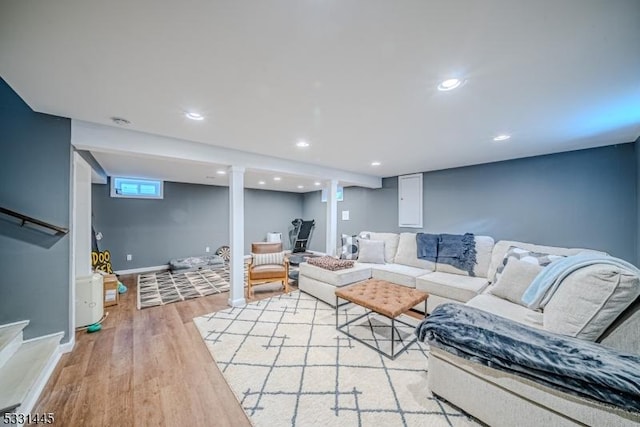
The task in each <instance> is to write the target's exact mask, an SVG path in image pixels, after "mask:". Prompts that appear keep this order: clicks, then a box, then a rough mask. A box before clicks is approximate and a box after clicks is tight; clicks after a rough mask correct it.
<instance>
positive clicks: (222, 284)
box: [138, 263, 298, 309]
mask: <svg viewBox="0 0 640 427" xmlns="http://www.w3.org/2000/svg"><path fill="white" fill-rule="evenodd" d="M244 267H245V272H244V274H245V285H246V280H247V264H245V265H244ZM289 271H290V272H293V271H298V267H297V266H293V265H292V266H289ZM229 276H230V273H229V264H228V263H225V265H224V266H223V267H214V268H211V269H207V270H198V271H189V272H184V273H171V272H170V271H163V272H159V273H147V274H140V275H139V276H138V309H142V308H149V307H156V306H159V305H165V304H170V303H173V302H179V301H184V300H187V299H191V298H198V297H203V296H207V295H213V294H219V293H222V292H228V291H229V280H230V279H229ZM289 283H294V284H297V282H296V281H295V280H294V281H290V282H289Z"/></svg>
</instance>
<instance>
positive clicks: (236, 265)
mask: <svg viewBox="0 0 640 427" xmlns="http://www.w3.org/2000/svg"><path fill="white" fill-rule="evenodd" d="M228 177H229V246H231V260H230V261H229V263H230V264H229V269H230V273H231V289H230V293H229V305H230V306H232V307H239V306H243V305H245V304H246V301H245V299H244V168H243V167H240V166H231V167H229V173H228Z"/></svg>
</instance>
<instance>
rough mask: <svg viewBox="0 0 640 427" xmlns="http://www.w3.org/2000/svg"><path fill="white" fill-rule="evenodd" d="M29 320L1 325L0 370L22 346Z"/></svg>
mask: <svg viewBox="0 0 640 427" xmlns="http://www.w3.org/2000/svg"><path fill="white" fill-rule="evenodd" d="M28 324H29V321H28V320H23V321H21V322H15V323H8V324H6V325H0V368H1V367H2V366H4V364H5V363H7V360H9V359H10V358H11V356H13V354H14V353H15V352H16V351H17V350H18V348H19V347H20V344H22V330H23V329H24V328H25V327H26V326H27V325H28Z"/></svg>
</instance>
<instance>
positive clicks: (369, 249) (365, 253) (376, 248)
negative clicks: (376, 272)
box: [358, 239, 384, 264]
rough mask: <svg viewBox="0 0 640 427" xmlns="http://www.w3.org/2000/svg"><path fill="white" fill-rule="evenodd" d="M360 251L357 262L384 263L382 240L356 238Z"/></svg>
mask: <svg viewBox="0 0 640 427" xmlns="http://www.w3.org/2000/svg"><path fill="white" fill-rule="evenodd" d="M358 242H359V244H360V252H359V254H358V262H369V263H372V264H384V242H383V241H382V240H367V239H358Z"/></svg>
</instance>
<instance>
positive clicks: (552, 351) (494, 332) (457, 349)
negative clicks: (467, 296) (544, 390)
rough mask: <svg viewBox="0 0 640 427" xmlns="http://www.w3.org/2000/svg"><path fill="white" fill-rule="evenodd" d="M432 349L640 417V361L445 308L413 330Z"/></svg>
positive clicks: (585, 343) (482, 314)
mask: <svg viewBox="0 0 640 427" xmlns="http://www.w3.org/2000/svg"><path fill="white" fill-rule="evenodd" d="M415 332H416V335H417V336H418V338H419V339H420V340H422V341H425V340H426V341H428V343H429V345H430V346H432V347H437V348H441V349H443V350H444V351H446V352H448V353H451V354H454V355H456V356H459V357H462V358H464V359H468V360H471V361H473V362H476V363H481V364H483V365H486V366H489V367H491V368H494V369H499V370H502V371H506V372H509V373H512V374H515V375H519V376H522V377H525V378H528V379H531V380H533V381H536V382H539V383H541V384H544V385H546V386H549V387H552V388H555V389H558V390H561V391H563V392H565V393H569V394H572V395H575V396H580V397H586V398H590V399H594V400H596V401H599V402H603V403H606V404H609V405H613V406H616V407H619V408H622V409H625V410H627V411H631V412H640V356H638V355H633V354H626V353H621V352H619V351H616V350H613V349H610V348H607V347H604V346H602V345H600V344H596V343H593V342H590V341H584V340H581V339H578V338H573V337H567V336H564V335H559V334H554V333H551V332H547V331H543V330H539V329H535V328H532V327H530V326H527V325H523V324H521V323H517V322H514V321H511V320H509V319H505V318H503V317H500V316H496V315H495V314H492V313H488V312H485V311H482V310H479V309H477V308H473V307H469V306H466V305H461V304H451V303H449V304H443V305H440V306H439V307H437V308H436V309H435V310H434V311H433V313H431V315H430V316H429V317H428V318H427V319H425V320H424V321H423V322H422V323H421V324H420V325H418V327H417V328H416V331H415Z"/></svg>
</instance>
